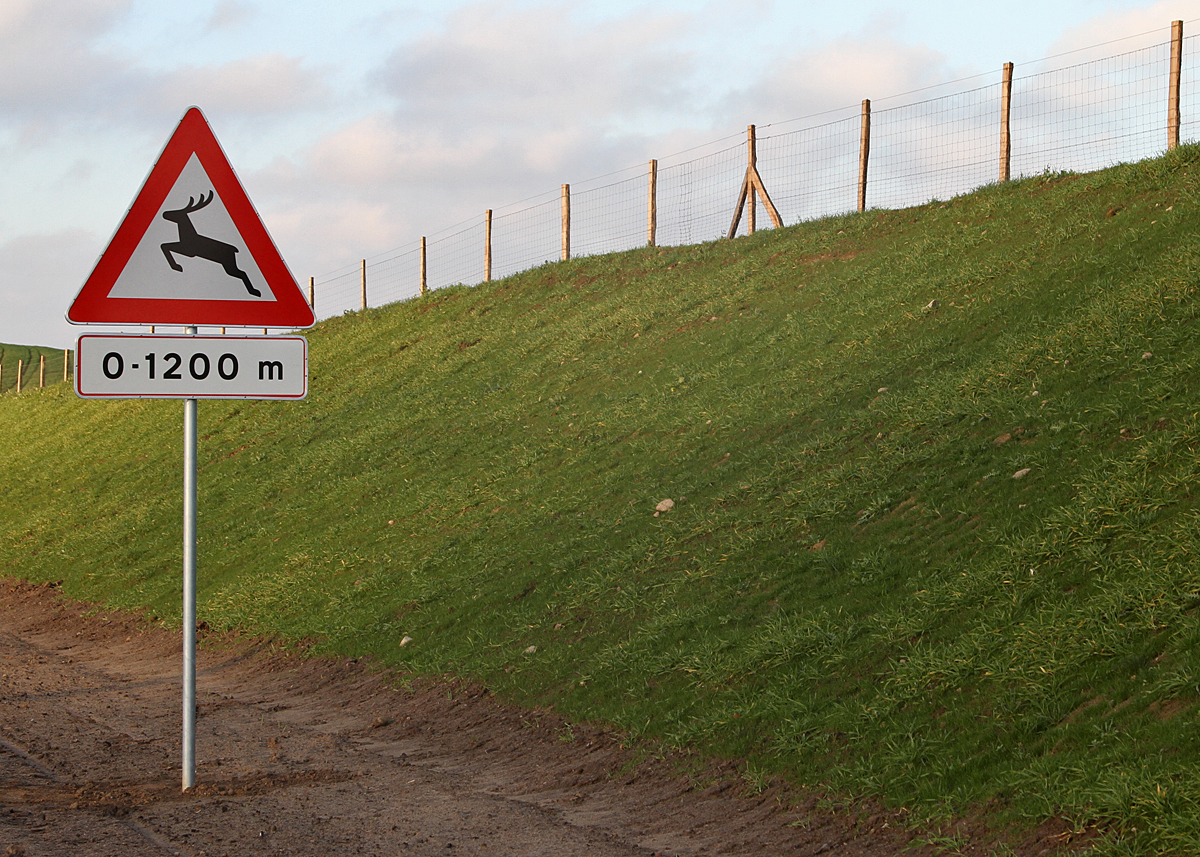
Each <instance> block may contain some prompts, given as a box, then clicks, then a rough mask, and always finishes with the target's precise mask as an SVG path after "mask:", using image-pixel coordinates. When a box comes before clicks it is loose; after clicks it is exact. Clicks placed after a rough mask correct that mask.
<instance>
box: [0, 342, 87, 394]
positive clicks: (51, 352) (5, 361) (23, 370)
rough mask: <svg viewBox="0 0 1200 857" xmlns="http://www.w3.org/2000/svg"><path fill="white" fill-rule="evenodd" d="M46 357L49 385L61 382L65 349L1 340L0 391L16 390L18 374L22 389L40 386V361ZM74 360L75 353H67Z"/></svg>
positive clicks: (47, 383)
mask: <svg viewBox="0 0 1200 857" xmlns="http://www.w3.org/2000/svg"><path fill="white" fill-rule="evenodd" d="M42 357H44V358H45V359H46V377H45V383H46V385H47V386H49V385H51V384H61V383H62V380H63V351H62V350H61V349H57V348H43V347H41V346H37V345H8V344H6V343H3V342H0V393H4V392H7V391H8V390H12V391H13V392H16V388H17V375H18V374H20V376H21V389H22V390H27V389H29V388H30V387H36V386H38V381H39V377H38V375H39V372H40V366H41V364H40V361H39V358H42ZM67 359H68V360H70V361H73V360H74V359H75V357H74V355H70V354H69V355H67Z"/></svg>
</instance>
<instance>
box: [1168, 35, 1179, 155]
mask: <svg viewBox="0 0 1200 857" xmlns="http://www.w3.org/2000/svg"><path fill="white" fill-rule="evenodd" d="M1182 68H1183V21H1172V22H1171V86H1170V93H1169V95H1168V99H1167V151H1168V152H1169V151H1170V150H1171V149H1174V148H1175V147H1176V146H1178V145H1179V74H1180V71H1181V70H1182Z"/></svg>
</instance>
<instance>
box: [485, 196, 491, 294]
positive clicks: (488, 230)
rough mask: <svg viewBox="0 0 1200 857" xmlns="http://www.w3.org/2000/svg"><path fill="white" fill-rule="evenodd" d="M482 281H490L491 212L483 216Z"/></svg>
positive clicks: (489, 210) (488, 211)
mask: <svg viewBox="0 0 1200 857" xmlns="http://www.w3.org/2000/svg"><path fill="white" fill-rule="evenodd" d="M483 224H484V225H483V281H484V282H485V283H490V282H491V281H492V210H491V209H490V208H489V209H488V210H487V213H486V214H485V215H484V216H483Z"/></svg>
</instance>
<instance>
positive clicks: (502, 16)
mask: <svg viewBox="0 0 1200 857" xmlns="http://www.w3.org/2000/svg"><path fill="white" fill-rule="evenodd" d="M1172 20H1183V21H1185V34H1186V35H1191V34H1192V33H1194V32H1200V29H1197V28H1200V0H1160V2H1138V0H1054V2H1051V3H1047V2H1044V0H1043V2H1031V0H1010V2H1008V3H1007V4H1003V5H1001V6H999V7H998V6H996V5H994V4H984V3H963V2H949V0H922V2H921V3H919V4H918V3H912V2H892V0H856V2H854V3H846V2H840V3H831V2H797V0H791V2H773V0H741V2H738V3H729V2H724V3H715V2H690V3H689V2H682V0H655V2H653V3H643V2H633V0H611V2H592V0H576V1H575V2H555V0H529V2H523V0H510V2H494V0H474V1H473V0H440V2H437V3H396V2H385V0H342V2H339V3H337V4H332V3H328V2H315V0H287V2H283V0H217V2H204V0H191V1H190V2H187V3H183V2H178V0H0V162H2V167H0V342H9V343H20V344H29V345H48V346H53V347H59V348H65V347H69V346H72V345H73V344H74V341H75V338H76V337H77V336H78V335H79V334H81V333H84V332H89V328H84V327H79V326H72V325H69V324H67V323H66V321H65V320H64V314H65V312H66V310H67V308H68V306H69V305H70V303H71V301H72V300H73V298H74V297H75V295H76V293H77V292H78V291H79V289H80V287H81V286H82V284H83V282H84V280H85V279H86V278H87V276H88V274H89V273H90V272H91V270H92V267H93V266H94V264H95V261H96V259H97V257H98V256H99V255H100V253H102V252H103V250H104V249H105V247H106V246H107V244H108V241H109V239H110V238H111V236H112V234H113V232H114V231H115V230H116V228H117V226H118V225H119V224H120V222H121V220H122V218H123V217H124V215H125V213H126V211H127V209H128V208H129V206H130V203H131V202H132V200H133V198H134V196H135V195H136V194H137V192H138V190H139V189H140V187H141V185H142V182H143V181H144V180H145V178H146V175H147V173H148V171H149V170H150V168H151V166H152V165H153V163H154V161H155V159H156V158H157V157H158V155H159V153H160V152H161V150H162V148H163V146H164V144H165V143H166V141H167V138H168V137H169V136H170V134H171V132H172V131H173V130H174V128H175V126H176V125H177V124H178V123H179V121H180V119H181V117H182V116H183V114H184V112H185V111H186V110H187V108H188V107H190V106H192V105H196V106H199V107H200V108H201V109H202V110H203V111H204V113H205V116H206V117H207V119H208V122H209V123H210V125H211V127H212V129H213V131H214V132H215V133H216V135H217V137H218V139H219V140H220V142H221V145H222V147H223V148H224V150H225V153H226V155H227V156H228V158H229V160H230V162H231V163H232V165H233V167H234V169H235V170H236V171H237V174H238V176H239V178H240V179H241V182H242V184H243V186H244V187H245V189H246V191H247V193H248V194H249V197H250V199H251V200H252V201H253V203H254V205H255V207H256V208H257V210H258V212H259V214H260V215H261V217H262V219H263V221H264V223H265V225H266V227H267V229H268V230H269V232H270V234H271V236H272V238H273V239H274V241H275V244H276V245H277V246H278V248H279V250H280V251H281V253H282V255H283V258H284V260H285V261H286V262H287V264H288V266H289V268H290V269H291V271H292V273H293V274H294V275H295V277H296V279H297V280H298V281H299V282H300V283H302V284H307V281H308V278H309V277H310V276H317V277H318V278H320V276H321V275H323V274H326V273H328V272H330V271H333V270H336V269H342V268H345V267H346V266H347V265H350V264H353V263H355V262H356V261H357V260H358V259H361V258H372V257H376V256H379V255H380V254H385V253H386V252H387V251H388V250H390V249H392V248H396V247H400V246H402V245H407V244H410V243H411V242H412V241H414V240H416V239H417V238H419V237H420V236H421V235H431V234H435V233H437V232H438V231H439V230H441V229H444V228H446V227H448V226H451V225H453V224H456V223H460V222H462V221H463V220H464V219H466V218H468V217H472V216H478V215H481V214H482V212H483V211H484V210H485V209H488V208H493V209H500V208H502V207H504V206H506V205H509V204H512V203H515V202H517V201H519V200H522V199H527V198H529V197H531V196H535V195H538V194H543V193H546V192H548V191H553V190H555V189H557V188H558V187H559V185H560V184H562V183H564V182H582V181H584V180H587V179H590V178H593V177H596V176H602V175H605V174H607V173H609V172H612V171H615V170H620V169H625V168H629V167H634V166H637V165H642V164H645V162H646V161H647V160H648V159H649V158H665V157H668V156H669V155H671V154H673V153H676V152H680V151H684V150H686V149H688V148H690V147H692V146H695V145H699V144H703V143H706V142H709V141H712V140H716V139H721V138H725V137H729V136H730V135H734V134H743V133H744V131H745V127H746V125H747V124H750V123H757V124H760V125H767V124H770V123H776V122H786V121H789V120H794V119H799V118H802V117H806V116H811V115H814V114H818V113H820V112H822V111H825V110H831V109H835V108H844V107H847V106H851V105H856V104H858V103H859V102H860V101H861V100H862V99H863V98H871V99H872V100H873V101H874V100H885V99H887V98H888V97H889V96H896V97H899V98H903V94H904V93H909V92H912V91H913V90H917V89H920V88H922V87H927V86H933V85H936V84H941V83H946V82H949V81H956V80H961V79H963V78H969V77H971V76H974V75H979V74H986V73H993V74H996V75H998V74H999V69H1000V68H1001V67H1002V66H1003V64H1004V63H1005V62H1013V63H1015V64H1016V66H1017V69H1018V74H1020V73H1021V71H1022V70H1024V69H1028V68H1040V67H1055V66H1054V63H1055V62H1057V63H1059V64H1062V63H1064V62H1071V61H1077V59H1071V57H1078V56H1086V55H1087V54H1068V58H1066V59H1063V58H1061V57H1062V55H1063V54H1067V53H1068V52H1071V51H1077V50H1079V49H1082V48H1088V47H1090V46H1097V45H1107V46H1106V47H1103V48H1098V49H1097V50H1098V51H1099V53H1097V54H1095V55H1104V54H1105V53H1117V52H1120V51H1124V50H1129V49H1133V48H1136V47H1141V46H1143V45H1147V44H1156V43H1161V42H1164V41H1166V40H1167V38H1168V36H1169V31H1170V22H1171V21H1172ZM1114 40H1120V41H1117V42H1114ZM1053 57H1060V59H1057V60H1055V59H1047V58H1053ZM976 85H977V84H976ZM912 97H913V98H914V99H916V98H918V97H919V96H912ZM91 330H92V332H94V331H95V330H96V329H95V328H92V329H91Z"/></svg>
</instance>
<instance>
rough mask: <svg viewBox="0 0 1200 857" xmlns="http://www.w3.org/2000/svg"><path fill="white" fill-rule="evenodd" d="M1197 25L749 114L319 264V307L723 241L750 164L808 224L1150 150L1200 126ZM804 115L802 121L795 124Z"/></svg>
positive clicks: (781, 203) (790, 220)
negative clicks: (732, 130) (849, 99)
mask: <svg viewBox="0 0 1200 857" xmlns="http://www.w3.org/2000/svg"><path fill="white" fill-rule="evenodd" d="M1198 38H1200V37H1196V36H1191V37H1188V38H1183V28H1182V24H1180V23H1178V22H1177V23H1176V24H1175V25H1174V26H1173V29H1172V37H1171V39H1170V40H1169V41H1166V42H1162V43H1159V44H1153V45H1150V46H1148V47H1142V48H1137V49H1134V50H1129V51H1125V52H1120V53H1115V54H1112V55H1109V56H1104V57H1100V58H1097V59H1090V60H1085V61H1077V62H1073V63H1071V62H1061V63H1060V64H1059V65H1058V66H1057V67H1054V68H1041V69H1039V68H1037V65H1036V64H1035V66H1034V68H1035V70H1034V71H1032V72H1030V73H1026V74H1013V73H1012V70H1011V67H1010V68H1009V70H1008V71H1007V72H997V73H995V74H994V75H977V76H975V77H974V78H970V79H968V81H966V82H969V83H971V84H972V85H969V86H967V87H965V88H963V89H961V90H959V91H955V92H948V93H944V94H940V95H936V96H934V97H927V98H924V99H921V100H913V101H910V102H907V103H901V104H896V105H894V106H887V107H884V108H882V109H879V108H878V107H877V108H876V109H874V110H871V106H870V103H869V102H864V103H863V105H862V107H861V109H860V108H859V107H857V106H856V107H853V108H845V109H842V110H836V111H830V112H827V113H825V114H821V115H820V116H817V117H812V118H811V119H810V120H803V119H801V120H792V121H791V122H788V123H781V124H780V125H773V126H767V127H766V128H764V129H763V131H764V132H765V133H763V134H761V135H756V131H755V129H754V127H753V126H751V128H750V129H749V138H748V139H747V140H746V141H745V142H743V139H742V137H741V135H734V136H730V137H726V138H723V139H721V140H716V141H713V142H711V143H709V144H706V145H705V146H702V147H698V148H696V149H692V150H689V151H687V152H684V153H680V154H679V155H675V156H672V157H669V158H667V159H664V160H663V161H662V162H650V164H649V165H647V166H640V167H630V168H628V169H626V170H622V171H619V172H618V173H615V174H610V175H609V176H604V177H600V178H596V179H591V180H589V181H587V182H584V183H581V184H579V185H577V186H576V187H575V188H574V189H571V188H569V187H568V186H567V185H564V186H563V187H562V189H561V191H549V192H546V193H544V194H541V195H539V196H536V197H533V198H531V199H530V200H527V201H526V202H524V203H521V204H518V205H516V206H510V207H509V209H508V210H504V211H502V212H500V213H497V214H495V215H494V216H493V215H492V213H491V212H488V214H487V216H486V217H481V218H479V219H478V220H477V221H472V222H469V223H464V224H459V225H458V226H455V227H451V228H449V229H447V230H444V231H443V232H442V233H440V234H438V235H435V236H433V237H432V238H430V239H428V240H426V239H421V240H420V241H418V242H413V243H410V244H408V245H405V246H403V247H400V248H397V249H396V250H394V251H391V252H390V253H387V254H384V255H383V256H381V257H378V258H376V259H374V260H366V261H362V262H360V263H359V264H358V265H351V266H347V267H346V268H343V269H340V270H338V271H333V272H330V273H329V274H326V275H324V276H322V277H319V278H315V294H316V301H315V304H316V310H317V314H318V316H320V317H325V316H329V315H333V314H337V313H340V312H343V311H345V310H347V309H358V308H360V307H365V306H377V305H380V304H384V303H390V302H392V301H396V300H403V299H406V298H410V297H413V296H415V295H418V294H422V293H424V292H425V291H428V290H433V289H438V288H442V287H444V286H449V285H454V284H460V283H461V284H465V285H473V284H477V283H480V282H483V281H485V280H487V279H496V278H501V277H506V276H509V275H511V274H515V273H518V272H520V271H524V270H528V269H530V268H534V267H537V266H539V265H542V264H545V263H547V262H552V261H557V260H559V259H562V258H566V257H567V256H572V257H574V256H586V255H595V254H601V253H610V252H616V251H622V250H629V249H632V248H635V247H640V246H644V245H646V244H648V243H653V244H658V245H663V246H671V245H687V244H695V243H700V242H704V241H711V240H715V239H718V238H721V237H724V236H725V235H727V234H729V230H730V228H731V226H733V225H734V224H736V228H735V229H734V230H733V234H735V235H745V234H746V233H747V232H749V231H750V229H751V219H750V218H749V217H741V218H740V220H738V219H737V218H736V217H735V213H736V212H735V205H736V204H737V202H738V199H739V193H740V192H741V191H742V188H743V183H744V182H746V181H747V180H748V176H749V173H750V169H751V167H753V169H754V171H755V172H756V174H757V175H758V176H759V177H760V178H761V181H762V183H763V186H764V187H765V189H766V191H767V193H768V194H769V195H770V197H771V200H772V201H773V202H774V204H775V207H776V208H777V210H778V212H779V214H780V217H781V219H782V221H783V222H784V223H786V224H794V223H798V222H801V221H807V220H815V219H818V218H822V217H828V216H833V215H841V214H846V213H848V212H852V211H855V210H856V209H859V208H886V209H896V208H905V207H909V206H914V205H920V204H923V203H926V202H929V201H930V200H934V199H948V198H950V197H953V196H958V195H960V194H963V193H968V192H970V191H972V190H975V189H977V188H979V187H981V186H983V185H987V184H990V183H994V182H997V181H1000V180H1003V179H1004V178H1006V177H1012V178H1020V177H1023V176H1030V175H1036V174H1040V173H1044V172H1047V171H1051V172H1060V171H1075V172H1085V171H1091V170H1096V169H1100V168H1103V167H1106V166H1111V165H1113V164H1116V163H1121V162H1129V161H1136V160H1141V159H1143V158H1147V157H1152V156H1154V155H1157V154H1161V153H1162V152H1163V151H1164V150H1166V149H1167V148H1168V122H1169V119H1168V116H1169V115H1174V116H1179V117H1180V119H1179V121H1178V128H1179V131H1178V135H1179V139H1180V140H1194V139H1196V138H1197V137H1198V136H1200V41H1198ZM1079 54H1080V52H1077V54H1076V55H1079ZM1173 54H1177V55H1178V56H1179V64H1180V68H1179V72H1178V81H1179V83H1178V87H1175V86H1173V84H1172V74H1171V68H1172V56H1173ZM989 78H991V79H990V80H989ZM894 100H896V99H894V98H893V99H886V101H889V102H890V101H894ZM792 124H800V125H801V127H799V128H797V129H796V130H791V131H785V130H783V127H784V126H786V125H792ZM1006 140H1007V141H1009V148H1008V149H1006V148H1005V146H1004V141H1006ZM747 204H750V205H753V204H754V195H753V193H751V194H750V196H749V200H748V202H747ZM759 222H763V221H761V220H760V221H759Z"/></svg>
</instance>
